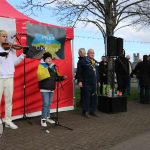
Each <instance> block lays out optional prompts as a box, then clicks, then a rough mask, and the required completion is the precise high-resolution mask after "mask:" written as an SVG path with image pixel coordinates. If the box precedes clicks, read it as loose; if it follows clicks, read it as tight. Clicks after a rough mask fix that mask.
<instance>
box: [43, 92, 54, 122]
mask: <svg viewBox="0 0 150 150" xmlns="http://www.w3.org/2000/svg"><path fill="white" fill-rule="evenodd" d="M41 94H42V119H47V118H49V117H50V104H51V102H52V99H53V95H54V92H41Z"/></svg>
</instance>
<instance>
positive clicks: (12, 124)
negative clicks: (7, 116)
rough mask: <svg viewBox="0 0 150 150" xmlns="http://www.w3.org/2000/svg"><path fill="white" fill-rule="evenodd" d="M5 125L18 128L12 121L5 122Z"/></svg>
mask: <svg viewBox="0 0 150 150" xmlns="http://www.w3.org/2000/svg"><path fill="white" fill-rule="evenodd" d="M5 127H6V128H10V129H18V126H17V125H15V124H14V123H13V122H5Z"/></svg>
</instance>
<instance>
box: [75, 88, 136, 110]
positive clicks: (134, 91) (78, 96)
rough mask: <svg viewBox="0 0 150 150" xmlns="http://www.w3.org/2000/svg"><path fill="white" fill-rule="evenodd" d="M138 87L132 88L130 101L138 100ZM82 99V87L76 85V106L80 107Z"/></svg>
mask: <svg viewBox="0 0 150 150" xmlns="http://www.w3.org/2000/svg"><path fill="white" fill-rule="evenodd" d="M137 90H138V89H137V87H132V88H131V95H130V96H129V97H128V100H129V101H133V100H136V101H137V100H138V92H137ZM79 101H80V88H78V87H75V108H78V106H79Z"/></svg>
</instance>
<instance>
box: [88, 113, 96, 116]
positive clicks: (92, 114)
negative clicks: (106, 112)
mask: <svg viewBox="0 0 150 150" xmlns="http://www.w3.org/2000/svg"><path fill="white" fill-rule="evenodd" d="M89 114H90V115H91V116H93V117H98V116H97V114H95V113H89Z"/></svg>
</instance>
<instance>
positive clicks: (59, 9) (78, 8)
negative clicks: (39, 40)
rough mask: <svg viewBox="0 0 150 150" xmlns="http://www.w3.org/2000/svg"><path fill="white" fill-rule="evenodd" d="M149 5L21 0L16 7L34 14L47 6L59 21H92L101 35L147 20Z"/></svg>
mask: <svg viewBox="0 0 150 150" xmlns="http://www.w3.org/2000/svg"><path fill="white" fill-rule="evenodd" d="M149 5H150V2H149V0H24V3H23V4H22V5H21V6H20V8H22V9H24V10H25V11H27V12H30V13H35V14H36V10H42V9H43V8H48V9H51V10H53V11H54V13H55V16H57V18H58V19H59V21H60V22H64V23H66V24H69V25H70V26H73V27H74V26H75V25H77V23H79V22H82V23H85V24H86V25H87V24H89V23H92V24H94V25H95V26H97V27H98V29H99V30H100V31H101V33H102V35H103V37H104V38H105V37H106V36H111V35H114V32H115V31H116V30H118V29H120V28H123V27H126V26H130V25H133V24H137V23H142V22H143V20H145V24H146V23H148V21H149V16H150V15H149V14H148V13H147V12H149ZM122 22H123V24H124V25H122V26H121V25H120V23H122Z"/></svg>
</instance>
